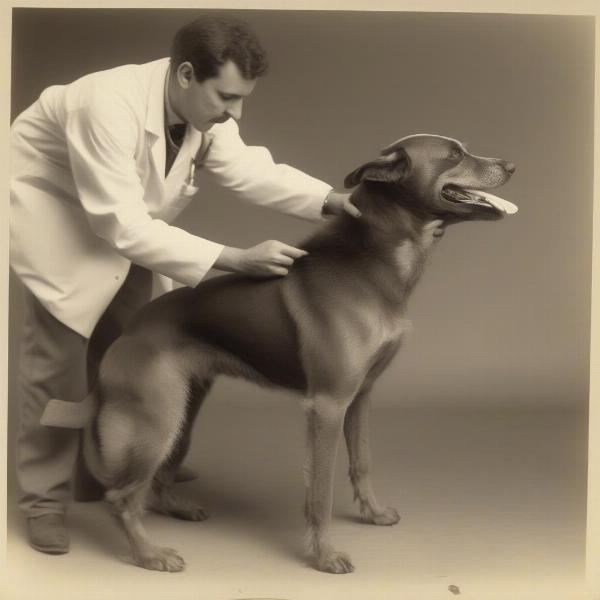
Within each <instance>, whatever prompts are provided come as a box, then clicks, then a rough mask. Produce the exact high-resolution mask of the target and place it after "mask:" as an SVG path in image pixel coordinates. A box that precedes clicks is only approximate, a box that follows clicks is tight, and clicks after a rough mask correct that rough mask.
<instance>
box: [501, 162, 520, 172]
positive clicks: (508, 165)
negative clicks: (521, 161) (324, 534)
mask: <svg viewBox="0 0 600 600" xmlns="http://www.w3.org/2000/svg"><path fill="white" fill-rule="evenodd" d="M504 170H505V171H506V172H507V173H510V174H511V175H512V174H513V173H514V172H515V171H516V170H517V167H515V164H514V163H511V162H505V163H504Z"/></svg>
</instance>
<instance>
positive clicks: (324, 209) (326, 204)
mask: <svg viewBox="0 0 600 600" xmlns="http://www.w3.org/2000/svg"><path fill="white" fill-rule="evenodd" d="M333 194H334V191H333V190H329V193H328V194H327V196H325V199H324V200H323V204H322V205H321V215H322V216H327V215H332V214H333V212H332V210H331V198H332V195H333Z"/></svg>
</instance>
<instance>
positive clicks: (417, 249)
mask: <svg viewBox="0 0 600 600" xmlns="http://www.w3.org/2000/svg"><path fill="white" fill-rule="evenodd" d="M440 223H441V221H431V222H429V223H427V224H426V225H425V226H424V227H423V230H422V232H421V235H420V236H419V237H418V238H417V239H404V240H402V242H400V243H399V244H398V245H397V246H396V248H395V249H394V252H393V256H394V264H395V266H396V271H397V273H398V275H399V277H400V278H401V279H402V280H405V281H411V280H413V281H414V280H415V279H416V278H417V277H418V276H419V275H420V273H421V270H422V268H423V262H424V260H425V257H426V256H427V254H428V251H429V249H430V248H431V246H432V245H433V242H434V240H435V236H434V232H435V230H436V229H437V227H438V226H439V224H440Z"/></svg>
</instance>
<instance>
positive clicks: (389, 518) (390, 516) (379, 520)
mask: <svg viewBox="0 0 600 600" xmlns="http://www.w3.org/2000/svg"><path fill="white" fill-rule="evenodd" d="M366 520H367V522H368V523H372V524H373V525H395V524H396V523H397V522H398V521H399V520H400V515H399V514H398V511H397V510H396V509H395V508H391V507H390V506H388V507H387V508H386V509H385V510H384V511H382V512H380V513H370V514H369V515H368V517H366Z"/></svg>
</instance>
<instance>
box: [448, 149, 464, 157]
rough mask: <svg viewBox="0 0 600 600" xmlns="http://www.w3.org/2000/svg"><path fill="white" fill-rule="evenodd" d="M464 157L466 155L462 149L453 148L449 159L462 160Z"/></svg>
mask: <svg viewBox="0 0 600 600" xmlns="http://www.w3.org/2000/svg"><path fill="white" fill-rule="evenodd" d="M464 155H465V153H464V152H463V151H462V148H459V147H458V146H457V147H456V148H452V150H450V155H449V158H451V159H452V160H460V159H461V158H462V157H463V156H464Z"/></svg>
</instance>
